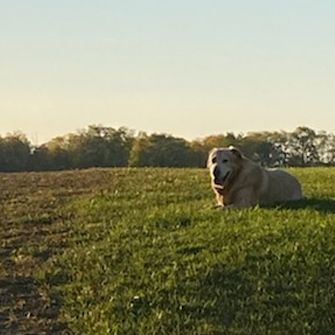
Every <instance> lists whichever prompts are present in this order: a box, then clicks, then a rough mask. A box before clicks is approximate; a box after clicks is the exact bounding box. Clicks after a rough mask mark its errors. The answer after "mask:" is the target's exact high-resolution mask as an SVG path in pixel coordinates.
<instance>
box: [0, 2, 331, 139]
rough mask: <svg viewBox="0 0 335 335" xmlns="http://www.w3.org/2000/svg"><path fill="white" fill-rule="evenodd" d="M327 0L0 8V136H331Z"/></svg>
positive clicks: (17, 5) (24, 4) (57, 4)
mask: <svg viewBox="0 0 335 335" xmlns="http://www.w3.org/2000/svg"><path fill="white" fill-rule="evenodd" d="M334 16H335V1H333V0H320V1H315V0H281V1H275V0H253V1H250V0H234V1H231V0H229V1H226V0H207V1H205V0H169V1H162V0H122V1H121V0H118V1H114V0H95V1H88V0H80V1H79V0H66V1H65V0H57V1H53V0H52V1H51V0H29V1H27V0H21V1H19V0H0V134H2V135H5V134H6V133H8V132H12V131H14V130H21V131H23V132H24V133H25V134H26V135H27V136H28V137H29V138H30V139H31V140H32V141H33V142H35V144H40V143H43V142H45V141H47V140H49V139H51V138H53V137H55V136H57V135H64V134H66V133H69V132H73V131H76V130H78V129H81V128H84V127H86V126H88V125H90V124H102V125H105V126H111V127H116V128H117V127H120V126H126V127H128V128H131V129H135V130H144V131H147V132H149V133H152V132H163V133H168V134H173V135H175V136H182V137H185V138H187V139H194V138H199V137H203V136H206V135H210V134H218V133H225V132H228V131H233V132H236V133H240V132H244V133H246V132H248V131H261V130H281V129H282V130H293V129H295V128H296V127H297V126H308V127H311V128H313V129H316V130H321V129H322V130H326V131H330V132H334V131H335V113H334V111H335V90H334V89H335V43H334V42H335V20H334Z"/></svg>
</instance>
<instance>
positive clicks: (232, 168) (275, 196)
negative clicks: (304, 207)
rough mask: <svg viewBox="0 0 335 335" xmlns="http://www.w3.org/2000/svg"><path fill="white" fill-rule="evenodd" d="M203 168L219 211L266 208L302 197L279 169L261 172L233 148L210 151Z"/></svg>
mask: <svg viewBox="0 0 335 335" xmlns="http://www.w3.org/2000/svg"><path fill="white" fill-rule="evenodd" d="M207 165H208V168H209V170H210V175H211V181H212V188H213V191H214V193H215V194H216V199H217V204H218V206H219V207H224V208H232V207H249V206H255V205H257V204H259V205H270V204H275V203H279V202H286V201H291V200H299V199H302V197H303V195H302V191H301V185H300V183H299V181H298V180H297V179H296V178H295V177H294V176H292V175H290V174H289V173H287V172H285V171H282V170H279V169H265V168H263V167H261V166H260V165H258V164H256V163H254V162H252V161H251V160H250V159H248V158H246V157H245V156H244V155H243V154H242V153H241V152H240V151H239V150H238V149H236V148H234V147H229V148H214V149H213V150H211V151H210V153H209V155H208V164H207Z"/></svg>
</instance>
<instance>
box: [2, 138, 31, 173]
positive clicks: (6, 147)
mask: <svg viewBox="0 0 335 335" xmlns="http://www.w3.org/2000/svg"><path fill="white" fill-rule="evenodd" d="M30 152H31V146H30V143H29V141H28V140H27V138H26V136H25V135H24V134H22V133H20V132H15V133H12V134H8V135H7V136H6V137H4V138H1V140H0V171H3V172H19V171H26V170H27V169H28V163H29V159H30Z"/></svg>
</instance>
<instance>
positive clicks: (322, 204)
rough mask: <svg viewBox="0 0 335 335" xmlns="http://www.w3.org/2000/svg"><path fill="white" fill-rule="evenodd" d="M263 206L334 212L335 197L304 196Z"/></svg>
mask: <svg viewBox="0 0 335 335" xmlns="http://www.w3.org/2000/svg"><path fill="white" fill-rule="evenodd" d="M263 208H276V209H279V210H281V209H314V210H316V211H318V212H321V213H327V214H335V198H304V199H302V200H296V201H289V202H286V203H283V204H276V205H272V206H263Z"/></svg>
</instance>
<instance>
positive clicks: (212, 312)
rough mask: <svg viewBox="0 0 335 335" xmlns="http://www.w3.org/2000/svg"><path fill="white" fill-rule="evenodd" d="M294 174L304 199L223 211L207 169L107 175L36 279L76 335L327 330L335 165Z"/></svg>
mask: <svg viewBox="0 0 335 335" xmlns="http://www.w3.org/2000/svg"><path fill="white" fill-rule="evenodd" d="M291 171H292V173H294V174H295V175H296V176H298V177H299V179H300V180H301V182H302V183H303V187H304V191H305V194H306V196H307V199H306V200H304V201H301V202H298V203H296V204H292V205H290V204H288V205H284V206H278V207H273V208H258V207H257V208H252V209H244V210H226V211H221V210H214V209H213V208H212V206H213V205H214V196H213V194H212V193H211V190H210V186H209V182H208V176H207V172H205V171H203V170H190V169H188V170H171V169H143V170H141V169H138V170H136V169H129V170H112V171H110V174H109V178H108V180H106V184H105V189H103V190H100V192H98V193H96V194H91V195H86V196H84V197H81V198H78V199H77V200H75V201H73V202H72V203H71V204H68V205H67V208H66V211H68V212H71V213H72V215H71V219H69V220H68V221H67V222H66V223H67V225H68V226H69V229H70V231H71V236H72V237H71V242H70V247H69V248H68V249H66V250H65V252H64V254H63V255H61V256H57V257H56V258H54V259H52V261H51V262H49V263H48V266H47V267H45V268H44V270H43V271H41V272H40V273H39V276H40V278H41V280H44V281H46V282H48V283H49V284H51V285H52V286H53V287H55V289H56V291H57V294H60V295H61V296H62V305H63V307H62V314H61V315H62V318H64V320H66V322H67V324H68V325H69V327H70V329H71V330H72V331H73V332H74V333H75V334H127V335H130V334H134V335H135V334H169V335H170V334H185V335H186V334H192V335H195V334H333V331H334V326H335V185H334V180H335V170H331V169H321V168H319V169H305V170H302V169H300V170H299V169H296V170H291ZM92 173H93V172H92Z"/></svg>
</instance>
